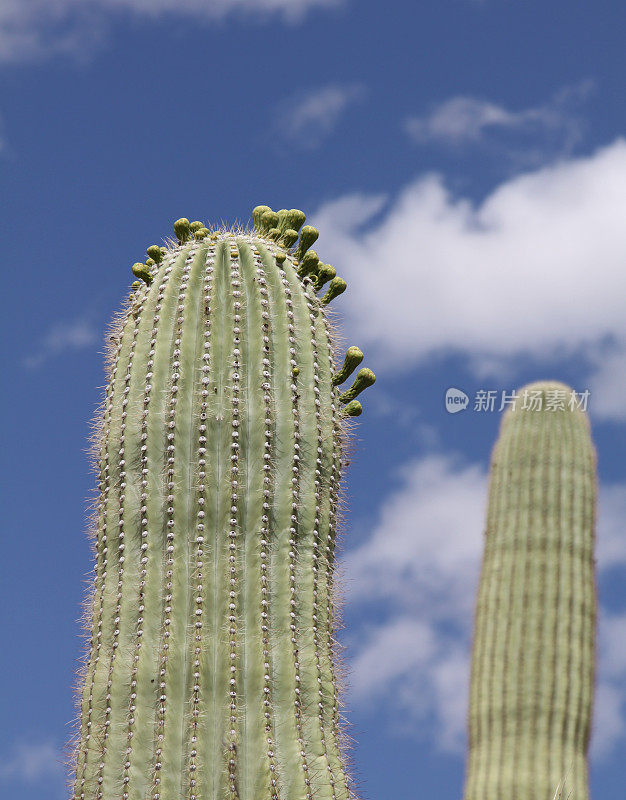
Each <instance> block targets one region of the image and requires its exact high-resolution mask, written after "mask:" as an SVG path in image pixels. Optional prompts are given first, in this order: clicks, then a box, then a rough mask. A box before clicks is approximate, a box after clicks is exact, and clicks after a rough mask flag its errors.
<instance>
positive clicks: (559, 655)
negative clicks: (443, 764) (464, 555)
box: [465, 383, 596, 800]
mask: <svg viewBox="0 0 626 800" xmlns="http://www.w3.org/2000/svg"><path fill="white" fill-rule="evenodd" d="M525 389H526V390H527V392H528V393H529V395H528V396H533V395H532V394H530V393H534V397H535V398H536V397H540V398H541V400H540V401H539V402H540V403H541V405H542V408H541V410H539V409H538V408H532V407H529V408H524V407H523V403H522V400H521V398H520V399H518V400H517V403H516V407H515V408H514V409H509V410H508V411H507V413H506V414H505V415H504V418H503V420H502V426H501V430H500V436H499V439H498V441H497V443H496V445H495V448H494V451H493V455H492V462H491V484H490V488H489V506H488V512H487V528H486V538H485V551H484V558H483V564H482V573H481V578H480V586H479V591H478V601H477V610H476V620H475V633H474V643H473V655H472V675H471V689H470V709H469V748H470V749H469V762H468V769H467V776H466V789H465V800H502V798H510V800H552V798H553V797H554V796H555V794H556V790H557V788H558V787H563V785H564V784H565V787H566V788H565V792H564V796H568V794H569V790H570V789H571V790H572V798H573V800H587V798H588V774H587V747H588V742H589V734H590V724H591V712H592V701H593V682H594V648H595V621H596V589H595V577H594V555H593V553H594V514H595V497H596V477H595V452H594V448H593V445H592V443H591V438H590V432H589V424H588V420H587V417H586V415H585V414H584V413H583V412H582V411H581V410H580V409H574V410H572V409H571V408H569V407H568V406H567V404H566V406H565V408H561V409H559V408H556V407H555V406H554V403H551V402H550V397H552V398H554V397H556V396H557V393H559V392H560V393H561V397H569V396H570V393H571V390H570V389H568V387H566V386H564V385H563V384H559V383H537V384H530V385H529V386H527V387H525ZM523 391H524V390H522V393H523Z"/></svg>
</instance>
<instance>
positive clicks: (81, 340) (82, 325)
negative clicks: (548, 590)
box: [23, 320, 98, 369]
mask: <svg viewBox="0 0 626 800" xmlns="http://www.w3.org/2000/svg"><path fill="white" fill-rule="evenodd" d="M97 339H98V335H97V333H96V331H95V329H94V327H93V325H92V324H91V323H89V322H87V321H86V320H75V321H74V322H61V323H57V324H56V325H53V326H52V327H51V328H50V329H49V331H48V332H47V333H46V334H45V335H44V336H43V338H42V339H41V341H40V343H39V345H38V346H37V348H36V349H35V351H34V352H33V353H31V355H29V356H27V357H26V358H25V359H24V361H23V364H24V366H25V367H26V368H27V369H36V368H37V367H40V366H41V365H42V364H44V363H45V362H46V361H48V360H49V359H50V358H54V357H55V356H59V355H62V354H63V353H67V352H70V351H72V350H82V349H83V348H85V347H90V346H91V345H92V344H94V342H96V341H97Z"/></svg>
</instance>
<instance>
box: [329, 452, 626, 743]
mask: <svg viewBox="0 0 626 800" xmlns="http://www.w3.org/2000/svg"><path fill="white" fill-rule="evenodd" d="M399 479H400V482H399V485H398V487H397V489H396V490H395V492H393V493H392V494H391V496H389V497H388V498H387V500H386V501H385V503H384V504H383V506H382V508H381V511H380V514H379V518H378V521H377V523H376V525H375V527H374V528H373V530H372V531H371V533H370V535H369V537H368V538H367V539H366V541H365V542H364V543H363V544H361V545H360V546H358V547H356V548H353V549H352V550H350V551H348V552H347V553H346V554H345V556H344V558H343V561H342V564H341V568H342V572H343V573H344V574H345V576H346V578H347V581H346V583H347V594H346V599H347V602H348V603H349V604H350V606H351V607H352V608H353V609H358V610H361V611H366V610H370V611H371V609H372V604H374V605H375V607H376V608H377V610H378V611H380V610H381V609H382V610H383V614H382V616H383V619H381V620H380V621H377V622H376V623H371V622H369V621H363V622H361V623H358V624H356V625H354V624H353V625H352V629H351V630H352V633H351V636H350V640H349V651H350V652H351V653H352V654H353V655H352V661H351V665H350V666H351V672H350V681H351V683H350V691H351V693H352V697H351V700H352V701H353V702H358V704H359V705H360V706H361V707H362V708H367V709H369V710H370V711H379V710H380V709H381V708H383V707H386V708H392V709H393V711H394V712H395V713H394V714H393V715H392V718H393V720H394V724H401V725H402V726H403V727H402V730H401V731H397V732H399V733H402V734H407V733H411V734H412V735H414V736H418V735H419V733H418V732H419V731H420V730H423V729H424V724H423V723H424V722H425V721H426V722H429V723H430V724H429V725H428V731H429V736H431V735H433V733H432V732H433V731H434V742H433V744H434V745H435V746H436V747H438V748H439V749H441V750H443V751H448V752H456V753H458V754H461V753H463V752H464V751H465V749H466V730H465V728H466V719H467V702H468V687H469V669H470V641H471V627H472V623H473V615H474V603H475V595H476V589H477V586H478V577H479V571H480V559H481V555H482V547H483V536H482V532H483V527H484V519H485V511H486V501H487V474H486V472H485V470H484V468H483V466H482V465H478V464H468V463H464V462H463V461H461V460H460V459H459V458H457V457H454V456H450V455H446V456H444V455H430V456H426V457H424V458H421V459H417V460H415V461H412V462H410V463H409V464H407V465H405V466H404V467H403V469H402V470H401V471H400V473H399ZM599 505H600V509H601V513H600V518H599V522H598V548H597V556H598V569H599V572H600V575H602V573H603V572H604V571H606V570H608V569H611V568H614V567H616V566H622V567H623V566H624V565H626V547H625V546H624V544H623V541H622V540H623V533H622V532H623V524H622V521H623V519H624V513H623V512H624V510H625V509H626V486H623V485H614V486H607V487H603V488H602V489H601V492H600V503H599ZM618 531H620V535H618ZM370 618H371V615H368V614H363V620H369V619H370ZM625 634H626V615H622V616H619V615H618V616H615V615H613V616H612V615H610V614H608V613H606V612H605V611H604V610H601V612H600V625H599V640H600V658H599V682H598V689H597V695H596V704H595V713H594V734H593V742H592V746H593V753H594V756H596V757H604V756H608V755H609V754H611V752H612V751H613V749H614V748H615V746H616V744H617V743H618V742H620V741H621V740H622V739H623V737H624V735H625V734H626V688H625V687H626V635H625ZM398 720H401V722H400V723H398V722H397V721H398Z"/></svg>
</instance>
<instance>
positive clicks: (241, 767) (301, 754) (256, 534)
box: [73, 207, 354, 800]
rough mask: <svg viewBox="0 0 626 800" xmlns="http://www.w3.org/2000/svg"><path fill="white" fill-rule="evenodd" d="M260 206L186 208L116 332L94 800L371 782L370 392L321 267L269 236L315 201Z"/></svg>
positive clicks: (89, 751)
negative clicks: (237, 227) (329, 299)
mask: <svg viewBox="0 0 626 800" xmlns="http://www.w3.org/2000/svg"><path fill="white" fill-rule="evenodd" d="M254 218H255V222H256V223H257V228H256V230H255V231H253V232H246V231H225V230H224V231H215V232H213V233H211V234H210V235H207V234H209V230H208V229H207V228H204V227H203V226H202V223H199V222H198V223H195V222H194V223H191V224H190V223H189V221H188V220H187V219H186V218H181V219H180V220H177V222H176V225H175V233H176V237H177V239H178V244H176V243H175V242H170V246H169V247H168V248H167V249H166V251H165V253H163V252H162V251H161V249H160V248H159V247H157V246H156V245H152V246H151V247H149V248H148V253H149V254H150V256H151V261H152V263H148V264H147V265H144V266H143V267H142V265H141V264H140V265H139V266H137V265H135V267H134V272H135V274H136V275H138V276H139V277H141V278H142V279H143V280H144V281H145V282H144V283H141V285H140V287H139V288H137V289H136V291H135V292H134V293H133V294H131V302H130V305H129V307H128V308H127V309H126V311H125V312H124V313H123V315H122V317H121V319H120V321H119V322H118V324H117V325H116V326H115V328H114V330H113V335H112V344H111V351H110V353H109V361H110V364H109V367H110V369H109V383H108V386H107V389H106V397H105V400H104V404H103V409H102V414H101V417H100V422H99V434H98V436H97V439H98V454H97V458H96V460H97V468H98V473H99V499H98V503H97V512H96V513H97V522H96V526H95V527H96V530H95V531H94V533H95V550H96V568H95V581H94V588H93V595H92V600H91V603H90V608H89V625H88V629H87V630H88V636H89V639H90V641H89V651H88V658H87V660H86V665H85V669H84V672H83V676H82V684H81V687H80V688H79V705H80V730H79V732H78V735H77V740H78V744H77V747H76V752H75V780H74V790H73V797H74V798H75V800H179V798H186V800H265V798H267V800H295V799H296V798H298V799H300V798H302V800H305V799H306V800H313V798H315V800H323V799H326V798H328V800H348V798H351V797H353V796H354V789H353V788H352V786H351V782H350V779H349V777H348V775H347V773H346V766H345V765H346V761H345V754H344V750H345V731H344V729H343V722H342V720H341V719H340V714H339V690H338V677H337V673H338V654H337V648H336V643H335V640H334V630H335V628H336V625H337V616H336V595H335V587H334V583H333V568H334V560H335V542H336V535H337V514H338V510H339V505H340V470H341V463H342V449H343V447H344V444H345V441H346V435H347V432H348V427H349V424H350V422H349V420H348V416H349V415H350V414H352V413H353V409H348V410H347V411H346V413H345V415H344V414H343V413H342V411H341V408H340V403H341V401H340V399H339V394H340V393H339V390H338V389H337V388H336V387H335V385H334V382H333V375H334V374H335V371H336V370H335V358H334V344H333V336H332V331H331V326H330V323H329V320H328V318H327V315H326V313H325V311H324V309H323V307H322V304H321V302H320V299H319V298H318V297H317V296H316V295H315V293H314V290H313V283H312V281H311V279H310V278H304V279H303V278H300V277H299V276H298V275H297V272H296V269H297V267H296V263H297V262H296V261H295V259H294V258H293V256H292V255H290V253H289V252H288V248H287V247H286V245H285V243H283V245H282V246H281V244H280V243H276V242H274V241H272V240H271V239H270V238H268V235H269V227H268V226H269V224H270V223H272V224H275V220H276V219H278V220H279V224H280V225H282V226H283V228H284V230H286V231H290V230H294V228H295V225H297V226H298V227H300V226H301V225H302V222H303V221H304V215H303V214H302V213H301V212H298V211H294V210H291V211H290V212H285V211H282V212H279V214H278V215H276V214H275V212H272V211H271V210H270V209H268V208H267V207H264V208H261V209H260V210H259V209H255V214H254ZM308 234H309V235H308V241H309V243H310V242H312V241H313V237H312V236H311V234H310V231H308ZM286 240H287V242H288V243H290V246H291V245H292V244H295V242H294V241H293V236H292V235H291V234H289V235H288V236H287V237H286ZM301 244H302V243H301ZM301 249H302V248H301ZM305 249H306V248H305ZM347 426H348V427H347Z"/></svg>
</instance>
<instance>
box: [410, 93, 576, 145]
mask: <svg viewBox="0 0 626 800" xmlns="http://www.w3.org/2000/svg"><path fill="white" fill-rule="evenodd" d="M591 88H592V83H591V82H590V81H584V82H583V83H581V84H579V85H577V86H574V87H567V88H565V89H562V90H561V91H560V92H558V93H557V94H556V95H554V96H553V97H552V98H551V99H550V100H549V101H548V102H547V103H544V104H542V105H538V106H534V107H531V108H524V109H521V110H519V111H512V110H510V109H507V108H505V107H504V106H501V105H498V104H497V103H493V102H491V101H489V100H484V99H481V98H477V97H471V96H468V95H458V96H456V97H451V98H449V99H448V100H445V101H444V102H442V103H439V104H437V105H435V106H433V107H432V108H431V109H430V111H429V112H428V113H426V114H422V115H419V116H412V117H409V119H407V120H406V121H405V126H404V127H405V131H406V133H407V134H408V136H409V138H410V139H411V140H412V141H413V142H415V143H416V144H427V143H435V144H440V145H445V146H453V147H460V146H464V145H469V144H473V145H475V144H479V143H485V142H489V143H491V144H494V143H497V142H498V141H500V140H499V139H498V138H496V137H497V136H498V135H500V134H502V135H505V136H507V137H509V140H510V137H511V136H514V137H518V138H517V141H518V142H521V141H523V138H524V137H525V138H526V139H527V141H528V142H530V141H534V142H535V146H536V145H537V144H540V143H543V144H544V145H545V144H558V145H559V146H560V147H561V148H564V149H566V150H567V149H569V148H571V147H572V145H574V144H575V143H576V142H578V141H579V140H580V138H581V136H582V123H581V121H580V119H579V118H578V116H577V115H576V113H575V110H576V107H577V106H578V105H580V103H581V101H582V100H583V99H584V98H585V97H587V95H588V94H589V92H590V90H591ZM520 137H521V138H520ZM502 141H504V140H502ZM514 141H515V140H514Z"/></svg>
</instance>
